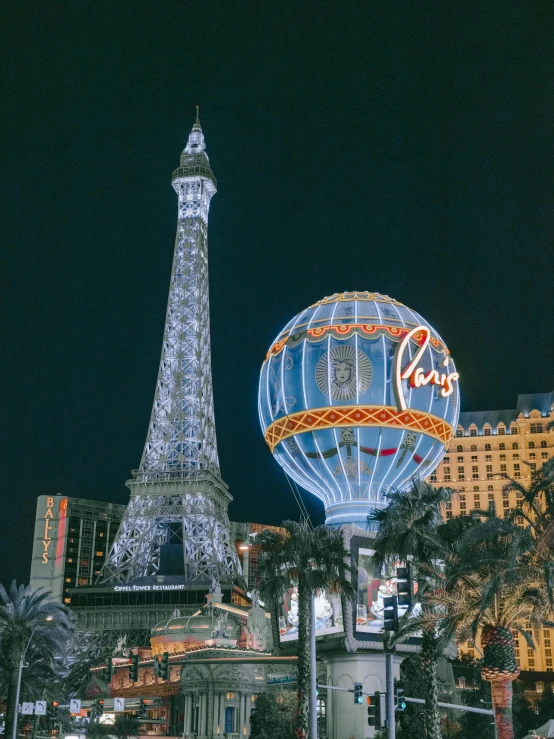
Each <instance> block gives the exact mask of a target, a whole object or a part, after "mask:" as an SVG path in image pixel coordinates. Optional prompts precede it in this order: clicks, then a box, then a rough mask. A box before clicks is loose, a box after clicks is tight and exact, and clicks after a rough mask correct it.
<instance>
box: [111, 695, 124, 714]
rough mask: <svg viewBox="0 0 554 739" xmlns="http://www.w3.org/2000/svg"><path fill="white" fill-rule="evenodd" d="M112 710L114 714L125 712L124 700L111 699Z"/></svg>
mask: <svg viewBox="0 0 554 739" xmlns="http://www.w3.org/2000/svg"><path fill="white" fill-rule="evenodd" d="M113 710H114V711H115V713H121V712H122V711H124V710H125V698H114V699H113Z"/></svg>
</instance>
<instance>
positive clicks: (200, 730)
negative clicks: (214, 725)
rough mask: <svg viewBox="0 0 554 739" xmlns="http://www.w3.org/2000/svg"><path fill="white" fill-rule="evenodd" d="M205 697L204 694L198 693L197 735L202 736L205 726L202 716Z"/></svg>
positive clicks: (203, 716) (204, 719)
mask: <svg viewBox="0 0 554 739" xmlns="http://www.w3.org/2000/svg"><path fill="white" fill-rule="evenodd" d="M205 699H206V696H205V695H204V693H200V701H199V706H198V735H199V736H204V734H205V731H204V729H205V726H206V718H205V715H204V710H205V707H204V702H205Z"/></svg>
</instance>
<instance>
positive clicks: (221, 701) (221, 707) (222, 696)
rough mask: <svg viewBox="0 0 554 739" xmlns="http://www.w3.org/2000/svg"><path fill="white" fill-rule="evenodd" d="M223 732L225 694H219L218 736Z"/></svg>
mask: <svg viewBox="0 0 554 739" xmlns="http://www.w3.org/2000/svg"><path fill="white" fill-rule="evenodd" d="M224 731H225V693H220V694H219V735H220V736H223V732H224Z"/></svg>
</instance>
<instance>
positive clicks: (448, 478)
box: [444, 472, 450, 482]
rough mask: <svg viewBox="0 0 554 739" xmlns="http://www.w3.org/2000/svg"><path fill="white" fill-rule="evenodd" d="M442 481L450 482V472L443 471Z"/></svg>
mask: <svg viewBox="0 0 554 739" xmlns="http://www.w3.org/2000/svg"><path fill="white" fill-rule="evenodd" d="M444 481H445V482H450V472H448V474H447V473H446V472H445V473H444Z"/></svg>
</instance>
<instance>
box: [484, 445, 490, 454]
mask: <svg viewBox="0 0 554 739" xmlns="http://www.w3.org/2000/svg"><path fill="white" fill-rule="evenodd" d="M490 450H491V445H490V444H485V451H486V452H490Z"/></svg>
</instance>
